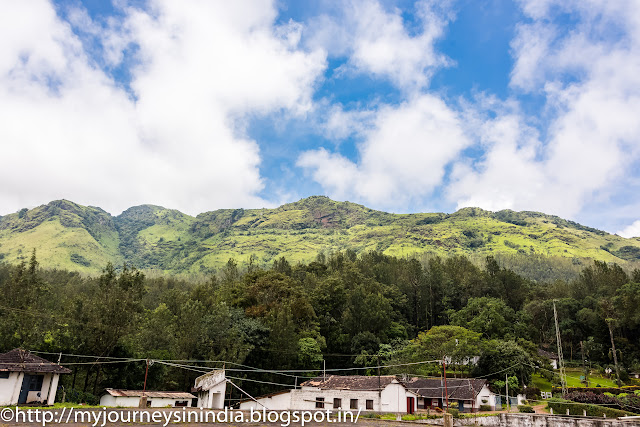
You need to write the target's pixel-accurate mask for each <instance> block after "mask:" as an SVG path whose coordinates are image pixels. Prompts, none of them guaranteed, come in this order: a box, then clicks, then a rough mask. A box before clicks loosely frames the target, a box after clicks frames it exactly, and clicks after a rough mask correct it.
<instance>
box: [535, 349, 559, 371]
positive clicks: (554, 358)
mask: <svg viewBox="0 0 640 427" xmlns="http://www.w3.org/2000/svg"><path fill="white" fill-rule="evenodd" d="M538 356H540V357H542V358H544V359H548V360H549V363H550V364H551V367H552V368H553V369H558V355H557V354H555V353H552V352H550V351H546V350H543V349H541V348H539V349H538Z"/></svg>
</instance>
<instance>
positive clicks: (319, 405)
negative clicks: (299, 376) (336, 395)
mask: <svg viewBox="0 0 640 427" xmlns="http://www.w3.org/2000/svg"><path fill="white" fill-rule="evenodd" d="M316 408H320V409H322V408H324V397H316Z"/></svg>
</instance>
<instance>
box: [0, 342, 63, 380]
mask: <svg viewBox="0 0 640 427" xmlns="http://www.w3.org/2000/svg"><path fill="white" fill-rule="evenodd" d="M0 371H3V372H39V373H54V374H69V373H71V370H69V369H67V368H65V367H62V366H60V365H58V364H56V363H53V362H49V361H48V360H45V359H43V358H42V357H38V356H36V355H34V354H31V353H30V352H28V351H27V350H23V349H21V348H15V349H13V350H11V351H10V352H8V353H2V354H0Z"/></svg>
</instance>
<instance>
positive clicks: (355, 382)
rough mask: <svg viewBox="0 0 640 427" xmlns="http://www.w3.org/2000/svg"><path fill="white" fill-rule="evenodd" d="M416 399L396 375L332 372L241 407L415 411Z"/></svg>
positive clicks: (251, 400) (244, 402) (243, 402)
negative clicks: (339, 373) (374, 375)
mask: <svg viewBox="0 0 640 427" xmlns="http://www.w3.org/2000/svg"><path fill="white" fill-rule="evenodd" d="M416 403H417V395H416V394H415V393H413V392H411V391H408V390H407V389H406V388H405V386H404V385H403V384H402V383H401V382H400V381H398V380H397V379H396V377H395V376H380V377H377V376H376V377H368V376H356V375H354V376H339V375H330V376H327V377H326V378H323V377H319V378H315V379H313V380H309V381H306V382H304V383H302V384H301V385H300V388H297V389H293V390H285V391H281V392H278V393H273V394H270V395H266V396H262V397H259V398H257V399H255V400H253V399H248V400H244V401H242V402H241V403H240V409H243V410H248V409H251V408H254V409H262V408H263V406H264V407H265V408H267V409H269V410H281V411H284V410H327V409H330V410H334V411H335V410H345V411H347V410H352V411H358V410H361V411H362V412H398V413H413V412H415V410H416V408H417V406H416Z"/></svg>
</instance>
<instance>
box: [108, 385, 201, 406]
mask: <svg viewBox="0 0 640 427" xmlns="http://www.w3.org/2000/svg"><path fill="white" fill-rule="evenodd" d="M143 398H146V400H147V403H146V406H147V408H166V407H183V406H184V407H191V402H192V399H195V398H196V397H195V396H194V395H193V394H191V393H186V392H184V391H150V390H146V391H142V390H120V389H114V388H108V389H106V390H105V394H103V395H102V397H100V406H109V407H120V408H138V407H140V402H141V400H142V399H143Z"/></svg>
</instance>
